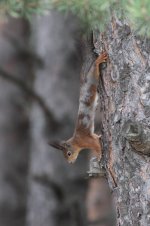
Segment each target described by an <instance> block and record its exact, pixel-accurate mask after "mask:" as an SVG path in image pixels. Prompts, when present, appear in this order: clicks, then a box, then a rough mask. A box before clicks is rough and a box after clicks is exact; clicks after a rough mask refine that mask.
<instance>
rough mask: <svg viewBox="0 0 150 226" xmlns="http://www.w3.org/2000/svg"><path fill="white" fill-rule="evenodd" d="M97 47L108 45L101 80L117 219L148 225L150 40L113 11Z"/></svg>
mask: <svg viewBox="0 0 150 226" xmlns="http://www.w3.org/2000/svg"><path fill="white" fill-rule="evenodd" d="M95 37H96V39H97V41H96V42H95V48H96V51H97V52H101V50H102V47H103V48H104V49H105V50H106V51H107V53H108V55H109V60H108V62H107V68H103V69H102V76H101V81H100V95H99V96H100V108H101V114H100V121H101V123H100V125H101V132H102V140H103V149H104V160H105V167H106V170H107V175H108V181H109V185H110V187H111V189H112V191H113V195H114V199H115V205H116V214H117V225H118V226H121V225H123V226H127V225H128V226H130V225H131V226H138V225H139V226H147V225H150V157H149V156H150V99H149V98H150V58H149V52H150V40H149V39H147V38H144V37H138V36H137V35H136V34H135V33H133V32H132V30H131V28H130V26H129V25H128V24H127V23H126V22H125V21H120V20H119V19H118V18H116V17H114V18H113V19H112V21H111V24H110V26H109V27H108V31H107V33H105V34H100V35H99V34H95Z"/></svg>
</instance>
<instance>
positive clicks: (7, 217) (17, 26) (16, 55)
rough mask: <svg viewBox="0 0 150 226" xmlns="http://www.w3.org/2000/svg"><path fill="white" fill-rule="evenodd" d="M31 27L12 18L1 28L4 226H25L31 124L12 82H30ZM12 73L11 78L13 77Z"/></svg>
mask: <svg viewBox="0 0 150 226" xmlns="http://www.w3.org/2000/svg"><path fill="white" fill-rule="evenodd" d="M28 40H29V24H28V23H27V22H26V21H25V20H21V19H12V18H11V20H8V22H2V21H1V25H0V70H3V71H4V72H6V73H8V77H6V76H5V74H3V73H1V72H0V225H3V226H10V225H12V226H20V225H22V226H23V225H25V213H26V195H27V172H28V157H29V143H30V138H29V121H28V117H27V111H26V105H27V96H26V95H25V93H24V91H23V90H21V88H20V87H19V86H18V84H16V83H15V82H12V81H14V80H16V79H19V80H21V81H22V82H23V83H25V84H26V83H27V81H28V78H29V77H28V75H30V67H29V60H28V58H27V57H26V56H25V55H24V53H23V51H22V48H20V47H22V46H24V45H25V46H26V47H27V45H28ZM9 74H10V75H9Z"/></svg>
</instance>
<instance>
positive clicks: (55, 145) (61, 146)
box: [49, 141, 65, 151]
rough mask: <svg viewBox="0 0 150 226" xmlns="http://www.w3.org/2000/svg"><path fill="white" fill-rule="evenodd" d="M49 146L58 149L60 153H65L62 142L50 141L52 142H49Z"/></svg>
mask: <svg viewBox="0 0 150 226" xmlns="http://www.w3.org/2000/svg"><path fill="white" fill-rule="evenodd" d="M49 145H50V146H52V147H53V148H56V149H59V150H61V151H65V145H64V142H59V141H52V142H49Z"/></svg>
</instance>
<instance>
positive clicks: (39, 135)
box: [27, 13, 87, 226]
mask: <svg viewBox="0 0 150 226" xmlns="http://www.w3.org/2000/svg"><path fill="white" fill-rule="evenodd" d="M71 21H72V18H71V19H70V20H68V19H67V20H64V18H63V17H62V16H60V15H59V14H57V13H51V14H50V15H49V16H47V17H44V18H42V19H41V18H38V19H37V20H36V21H34V23H33V33H34V34H35V36H34V37H33V40H34V44H35V49H36V50H37V54H39V56H40V57H41V59H42V61H43V68H40V69H37V70H36V77H35V86H34V89H35V91H36V93H39V95H40V96H41V97H42V98H43V100H44V102H45V103H46V106H47V108H48V111H49V112H51V116H53V120H52V117H51V118H45V115H44V114H43V112H42V110H41V108H39V106H38V105H36V104H34V105H33V109H32V112H31V128H32V130H31V134H32V147H31V162H30V171H29V177H30V180H29V197H28V214H27V225H28V226H58V225H61V226H63V225H64V226H67V225H68V226H70V225H72V226H77V225H78V226H84V225H86V215H85V194H86V189H87V181H86V180H85V178H84V175H83V174H84V173H86V165H87V161H86V160H85V155H84V154H86V153H83V155H82V156H81V157H80V158H79V160H78V161H77V163H76V164H74V165H69V164H68V163H67V162H66V160H65V159H64V157H63V155H62V153H59V151H57V150H55V149H53V148H52V147H50V146H49V145H48V142H49V141H50V140H55V139H68V138H69V137H71V136H72V134H73V128H74V122H75V121H76V115H77V109H78V95H79V79H80V65H81V62H80V64H79V63H77V62H79V60H78V56H79V55H78V54H77V52H76V47H75V43H74V36H75V35H76V34H75V33H76V32H77V28H76V26H75V24H74V22H71Z"/></svg>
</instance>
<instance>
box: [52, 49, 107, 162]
mask: <svg viewBox="0 0 150 226" xmlns="http://www.w3.org/2000/svg"><path fill="white" fill-rule="evenodd" d="M106 60H107V54H106V52H104V53H102V54H100V55H99V56H98V58H97V59H96V60H95V61H94V63H93V64H92V66H91V67H90V69H89V71H88V74H87V76H86V79H85V81H84V83H83V85H82V86H81V89H80V98H79V110H78V117H77V122H76V127H75V130H74V133H73V136H72V137H71V138H70V139H68V140H67V141H61V142H58V141H56V142H50V143H49V144H50V145H51V146H52V147H54V148H56V149H59V150H61V151H62V152H63V154H64V157H65V158H66V159H67V161H68V162H69V163H74V162H75V161H76V159H77V157H78V155H79V153H80V151H81V150H83V149H90V150H91V151H93V152H94V154H95V155H96V157H98V160H99V161H100V159H101V157H102V146H101V141H100V137H101V135H99V136H98V135H97V134H95V133H94V118H95V111H96V107H97V101H98V94H97V86H98V81H99V75H100V72H99V65H100V64H101V63H103V62H106Z"/></svg>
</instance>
